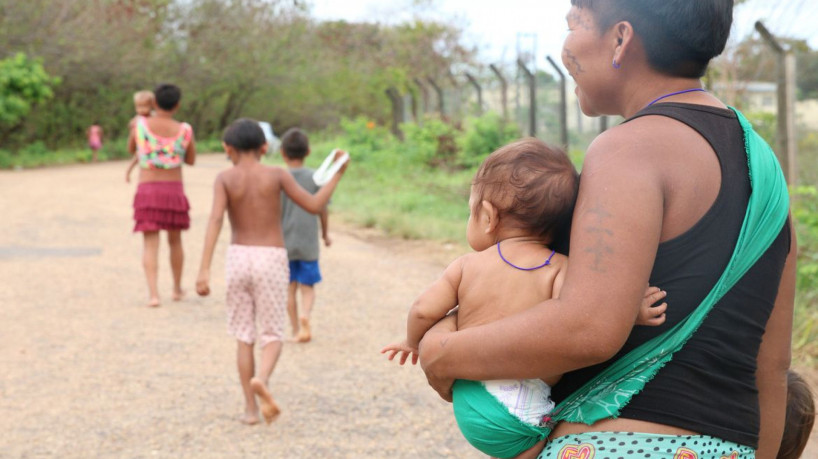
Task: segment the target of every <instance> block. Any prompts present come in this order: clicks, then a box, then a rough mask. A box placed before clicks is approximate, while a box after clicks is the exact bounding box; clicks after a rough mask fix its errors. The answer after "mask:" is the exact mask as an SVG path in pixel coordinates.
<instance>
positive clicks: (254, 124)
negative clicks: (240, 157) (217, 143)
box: [222, 118, 267, 153]
mask: <svg viewBox="0 0 818 459" xmlns="http://www.w3.org/2000/svg"><path fill="white" fill-rule="evenodd" d="M222 141H223V142H224V143H225V144H227V145H229V146H231V147H233V148H235V149H236V151H238V152H239V153H249V152H255V151H258V150H259V149H260V148H261V147H262V145H264V144H265V143H267V138H266V137H265V136H264V131H262V130H261V126H259V125H258V121H255V120H251V119H249V118H239V119H237V120H236V121H233V122H232V123H230V126H227V129H225V130H224V135H223V136H222Z"/></svg>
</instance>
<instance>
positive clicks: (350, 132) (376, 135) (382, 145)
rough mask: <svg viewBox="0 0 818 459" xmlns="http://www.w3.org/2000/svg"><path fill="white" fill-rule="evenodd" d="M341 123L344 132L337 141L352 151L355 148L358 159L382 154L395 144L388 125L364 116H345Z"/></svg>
mask: <svg viewBox="0 0 818 459" xmlns="http://www.w3.org/2000/svg"><path fill="white" fill-rule="evenodd" d="M340 124H341V131H342V134H341V139H339V141H338V142H337V143H338V145H343V146H344V148H347V149H349V150H350V151H351V152H353V150H354V154H355V158H356V160H360V161H365V160H367V159H370V158H373V157H377V156H380V155H381V154H382V153H383V152H384V151H385V150H387V149H388V148H389V147H391V146H393V145H394V138H393V136H392V134H391V133H390V132H389V130H388V129H386V127H384V126H380V125H378V124H377V123H375V122H374V121H372V120H369V119H367V118H365V117H363V116H359V117H357V118H353V119H350V118H343V119H342V120H341V123H340ZM322 159H323V158H322Z"/></svg>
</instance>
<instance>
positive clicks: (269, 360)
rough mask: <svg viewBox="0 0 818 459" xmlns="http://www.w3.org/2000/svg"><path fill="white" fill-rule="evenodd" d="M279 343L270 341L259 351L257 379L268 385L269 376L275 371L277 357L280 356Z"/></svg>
mask: <svg viewBox="0 0 818 459" xmlns="http://www.w3.org/2000/svg"><path fill="white" fill-rule="evenodd" d="M281 347H282V346H281V341H272V342H270V343H267V345H266V346H264V347H263V348H262V349H261V364H260V365H259V366H258V379H260V380H261V381H262V382H264V385H265V386H266V385H268V383H269V382H270V375H271V374H273V370H275V367H276V363H278V357H279V356H281Z"/></svg>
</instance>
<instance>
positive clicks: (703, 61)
mask: <svg viewBox="0 0 818 459" xmlns="http://www.w3.org/2000/svg"><path fill="white" fill-rule="evenodd" d="M571 4H572V5H574V6H576V7H579V8H588V9H589V10H591V11H592V12H593V13H594V17H595V18H596V22H597V26H598V28H599V30H600V32H605V31H607V30H608V29H609V28H610V27H611V26H612V25H614V24H616V23H617V22H619V21H628V22H630V23H631V25H632V26H633V29H634V31H635V32H636V34H637V35H639V36H640V37H641V38H642V43H643V45H644V47H645V52H646V53H647V57H648V62H649V63H650V65H651V66H652V67H653V68H654V69H656V70H657V71H659V72H662V73H664V74H666V75H670V76H675V77H683V78H699V77H701V76H702V75H704V72H705V71H706V70H707V65H708V63H710V60H711V59H713V58H714V57H716V56H718V55H719V54H721V53H722V51H724V46H725V44H726V43H727V37H728V36H729V35H730V26H731V25H732V23H733V0H571Z"/></svg>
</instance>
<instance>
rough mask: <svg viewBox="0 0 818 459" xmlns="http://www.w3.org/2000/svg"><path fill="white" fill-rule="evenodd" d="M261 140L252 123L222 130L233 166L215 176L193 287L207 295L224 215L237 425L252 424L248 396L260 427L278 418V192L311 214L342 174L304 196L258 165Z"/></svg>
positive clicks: (284, 269)
mask: <svg viewBox="0 0 818 459" xmlns="http://www.w3.org/2000/svg"><path fill="white" fill-rule="evenodd" d="M266 142H267V141H266V139H265V137H264V132H263V131H262V130H261V128H260V127H259V125H258V123H257V122H256V121H253V120H248V119H240V120H237V121H235V122H233V123H232V124H231V125H230V126H229V127H228V128H227V130H226V131H225V133H224V137H223V146H224V149H225V151H226V152H227V155H228V157H229V158H230V160H231V161H232V162H233V167H232V168H230V169H228V170H226V171H223V172H221V173H220V174H219V175H218V177H216V182H215V184H214V187H213V210H212V211H211V214H210V221H209V223H208V226H207V234H206V236H205V244H204V252H203V254H202V264H201V268H200V269H199V276H198V279H197V281H196V291H197V292H198V293H199V295H202V296H204V295H208V294H209V293H210V285H209V284H210V264H211V261H212V259H213V251H214V250H215V247H216V241H217V240H218V237H219V233H220V231H221V227H222V223H223V220H224V213H225V211H226V212H227V214H228V217H229V220H230V229H231V233H232V234H231V238H230V246H229V247H228V249H227V258H226V261H225V271H226V275H227V276H226V277H227V297H226V305H227V330H228V333H229V334H230V335H232V336H234V337H235V338H236V340H237V345H238V349H237V361H238V370H239V379H240V381H241V386H242V390H243V391H244V399H245V410H244V415H243V416H242V418H241V422H243V423H245V424H256V423H258V420H259V419H258V410H259V406H258V405H257V403H256V397H258V399H259V402H260V403H259V404H260V405H261V414H262V415H263V416H264V420H265V421H266V422H267V423H268V424H269V423H271V422H272V421H273V420H274V419H275V418H276V417H277V416H278V415H279V413H280V410H279V408H278V405H277V404H276V402H275V401H274V400H273V397H272V395H271V394H270V391H269V389H268V384H269V379H270V375H271V374H272V372H273V369H274V368H275V365H276V362H277V361H278V358H279V355H280V354H281V339H282V336H283V333H284V324H285V322H286V306H287V284H288V283H289V272H288V271H289V269H288V264H287V250H286V249H285V248H284V236H283V235H282V232H281V192H284V193H286V194H287V196H289V197H290V199H292V200H293V201H294V202H295V203H296V204H298V205H299V206H301V207H303V208H304V209H306V210H307V211H309V212H311V213H313V214H317V213H319V212H321V210H322V209H323V208H324V206H326V204H327V201H328V200H329V198H330V196H331V195H332V192H333V191H334V190H335V187H336V185H337V184H338V181H339V180H340V179H341V176H342V174H343V172H344V170H345V169H346V167H344V168H342V169H341V170H340V171H339V173H338V174H337V175H336V176H335V177H333V179H332V180H331V181H330V182H329V183H328V184H327V185H326V186H324V187H323V188H321V190H319V191H318V193H316V194H315V195H312V194H310V193H308V192H307V191H305V190H304V189H303V188H301V187H300V186H299V185H298V183H297V182H296V181H295V179H294V178H293V176H292V175H290V174H289V172H287V171H286V170H284V169H282V168H280V167H269V166H265V165H262V164H261V162H260V159H261V156H262V155H263V154H264V153H265V152H266V150H267V143H266ZM256 324H258V328H259V329H258V331H257V330H256ZM256 340H258V342H259V344H260V346H261V348H262V351H261V362H260V365H259V368H258V370H259V371H258V373H256V371H255V361H254V357H253V345H254V343H255V342H256Z"/></svg>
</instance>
